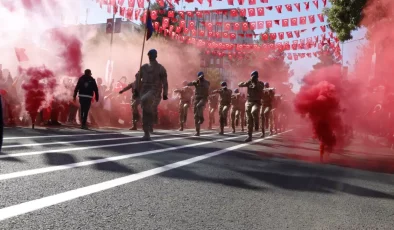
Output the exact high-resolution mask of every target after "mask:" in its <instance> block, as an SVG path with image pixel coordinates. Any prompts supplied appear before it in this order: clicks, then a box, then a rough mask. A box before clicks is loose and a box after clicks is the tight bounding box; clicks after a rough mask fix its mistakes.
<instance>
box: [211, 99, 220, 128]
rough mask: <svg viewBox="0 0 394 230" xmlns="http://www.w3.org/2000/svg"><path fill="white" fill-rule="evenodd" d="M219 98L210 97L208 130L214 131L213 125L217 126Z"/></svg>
mask: <svg viewBox="0 0 394 230" xmlns="http://www.w3.org/2000/svg"><path fill="white" fill-rule="evenodd" d="M218 103H219V98H218V96H217V95H216V94H212V95H209V97H208V104H209V123H208V129H212V124H215V112H216V109H217V108H218Z"/></svg>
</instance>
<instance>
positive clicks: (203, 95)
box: [187, 72, 210, 136]
mask: <svg viewBox="0 0 394 230" xmlns="http://www.w3.org/2000/svg"><path fill="white" fill-rule="evenodd" d="M197 77H198V80H196V81H193V82H190V83H188V84H187V85H188V86H194V87H196V90H195V92H194V93H195V95H194V101H193V107H194V123H195V125H196V134H195V136H200V126H201V124H202V123H203V122H204V108H205V104H206V103H207V100H208V96H209V87H210V83H209V81H207V80H205V78H204V73H203V72H199V73H198V74H197Z"/></svg>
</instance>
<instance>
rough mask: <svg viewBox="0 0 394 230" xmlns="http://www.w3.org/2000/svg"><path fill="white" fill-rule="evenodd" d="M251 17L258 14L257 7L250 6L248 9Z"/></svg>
mask: <svg viewBox="0 0 394 230" xmlns="http://www.w3.org/2000/svg"><path fill="white" fill-rule="evenodd" d="M248 13H249V17H254V16H256V9H255V8H249V9H248Z"/></svg>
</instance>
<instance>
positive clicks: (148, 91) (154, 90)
mask: <svg viewBox="0 0 394 230" xmlns="http://www.w3.org/2000/svg"><path fill="white" fill-rule="evenodd" d="M148 57H149V63H147V64H145V65H143V66H141V69H140V71H139V72H138V73H137V74H136V78H137V79H136V89H135V90H134V95H133V97H134V99H140V101H141V108H142V129H143V130H144V136H143V137H142V139H141V140H142V141H148V140H150V133H149V132H150V130H152V127H153V122H154V115H155V114H154V113H155V109H156V108H155V106H156V105H155V101H156V99H157V98H158V97H159V96H161V92H162V91H163V100H167V99H168V81H167V71H166V69H165V68H164V67H163V66H162V65H161V64H159V63H158V62H157V60H156V58H157V51H156V50H155V49H152V50H149V52H148Z"/></svg>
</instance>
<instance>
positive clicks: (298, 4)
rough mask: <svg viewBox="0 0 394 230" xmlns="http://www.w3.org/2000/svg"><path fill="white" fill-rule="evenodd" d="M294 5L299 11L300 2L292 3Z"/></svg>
mask: <svg viewBox="0 0 394 230" xmlns="http://www.w3.org/2000/svg"><path fill="white" fill-rule="evenodd" d="M294 6H295V7H296V8H297V10H298V12H301V4H300V3H294Z"/></svg>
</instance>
